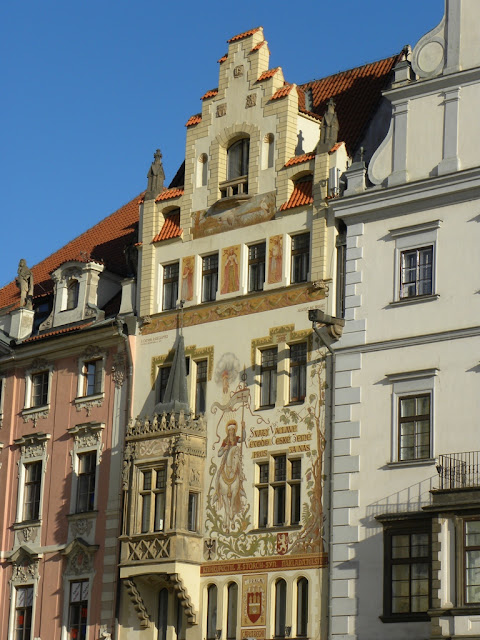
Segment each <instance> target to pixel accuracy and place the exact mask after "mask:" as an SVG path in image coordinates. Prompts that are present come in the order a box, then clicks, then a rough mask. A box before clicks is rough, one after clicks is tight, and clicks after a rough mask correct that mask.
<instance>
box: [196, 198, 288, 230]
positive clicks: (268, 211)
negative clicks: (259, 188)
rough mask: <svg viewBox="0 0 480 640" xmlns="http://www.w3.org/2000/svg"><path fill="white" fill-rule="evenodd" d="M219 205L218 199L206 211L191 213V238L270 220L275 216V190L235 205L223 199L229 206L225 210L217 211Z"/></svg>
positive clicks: (220, 203) (220, 202)
mask: <svg viewBox="0 0 480 640" xmlns="http://www.w3.org/2000/svg"><path fill="white" fill-rule="evenodd" d="M221 205H222V201H221V200H220V201H219V202H218V203H216V205H214V207H210V209H207V210H206V211H195V212H194V213H193V215H192V223H193V224H192V237H193V239H197V238H204V237H206V236H211V235H214V234H216V233H222V232H223V231H231V230H232V229H239V228H240V227H249V226H251V225H252V224H259V223H261V222H266V221H267V220H272V218H273V217H274V216H275V192H274V191H272V192H270V193H263V194H261V195H258V196H254V197H253V198H250V199H249V200H247V201H246V202H243V203H238V204H237V206H234V205H232V202H231V200H230V199H228V200H227V199H225V205H226V206H228V207H229V209H228V210H227V211H225V210H223V211H219V210H218V207H219V206H221ZM232 206H234V208H232Z"/></svg>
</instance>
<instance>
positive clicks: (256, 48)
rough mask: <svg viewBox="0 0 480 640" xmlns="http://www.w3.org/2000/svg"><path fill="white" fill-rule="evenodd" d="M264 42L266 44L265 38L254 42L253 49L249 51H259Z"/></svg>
mask: <svg viewBox="0 0 480 640" xmlns="http://www.w3.org/2000/svg"><path fill="white" fill-rule="evenodd" d="M264 44H267V41H266V40H262V41H261V42H259V43H258V44H256V45H255V46H254V47H253V49H252V50H251V51H250V53H254V52H255V51H259V50H260V49H261V48H262V47H263V45H264Z"/></svg>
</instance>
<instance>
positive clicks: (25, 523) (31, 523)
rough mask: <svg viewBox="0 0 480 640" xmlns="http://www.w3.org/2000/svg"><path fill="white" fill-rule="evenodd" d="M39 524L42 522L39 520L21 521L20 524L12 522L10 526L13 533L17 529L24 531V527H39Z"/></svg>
mask: <svg viewBox="0 0 480 640" xmlns="http://www.w3.org/2000/svg"><path fill="white" fill-rule="evenodd" d="M41 524H42V521H41V520H40V518H37V519H36V520H21V521H20V522H14V523H13V525H12V526H13V529H14V531H17V529H24V528H25V527H39V526H40V525H41Z"/></svg>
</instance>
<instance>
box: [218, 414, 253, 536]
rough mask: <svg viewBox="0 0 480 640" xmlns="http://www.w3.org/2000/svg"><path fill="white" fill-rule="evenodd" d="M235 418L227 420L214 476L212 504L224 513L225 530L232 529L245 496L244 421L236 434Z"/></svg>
mask: <svg viewBox="0 0 480 640" xmlns="http://www.w3.org/2000/svg"><path fill="white" fill-rule="evenodd" d="M237 431H238V424H237V421H236V420H229V421H228V422H227V426H226V438H225V439H224V440H223V442H222V445H221V447H220V449H219V450H218V456H219V457H221V458H222V460H221V462H220V466H219V468H218V471H217V475H216V478H215V493H214V497H213V501H212V502H213V504H216V505H217V508H218V509H222V510H223V511H224V513H225V523H224V524H225V531H226V532H227V533H228V532H230V531H232V530H233V526H234V519H235V516H236V514H237V513H239V512H240V511H241V508H242V498H246V495H245V490H244V488H243V479H244V476H243V469H242V444H241V443H242V442H245V422H243V421H242V430H241V434H240V435H237Z"/></svg>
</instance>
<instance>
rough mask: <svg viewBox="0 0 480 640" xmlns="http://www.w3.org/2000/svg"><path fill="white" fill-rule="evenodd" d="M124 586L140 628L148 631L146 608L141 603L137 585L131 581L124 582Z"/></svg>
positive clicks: (148, 619) (148, 621)
mask: <svg viewBox="0 0 480 640" xmlns="http://www.w3.org/2000/svg"><path fill="white" fill-rule="evenodd" d="M124 585H125V587H126V589H127V593H128V595H129V596H130V600H131V603H132V604H133V608H134V609H135V611H136V613H137V617H138V619H139V620H140V627H141V628H142V629H148V627H149V626H150V616H149V615H148V611H147V608H146V606H145V603H144V602H143V598H142V596H141V595H140V592H139V590H138V589H137V585H136V584H135V582H134V581H133V580H124Z"/></svg>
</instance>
